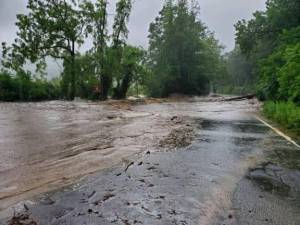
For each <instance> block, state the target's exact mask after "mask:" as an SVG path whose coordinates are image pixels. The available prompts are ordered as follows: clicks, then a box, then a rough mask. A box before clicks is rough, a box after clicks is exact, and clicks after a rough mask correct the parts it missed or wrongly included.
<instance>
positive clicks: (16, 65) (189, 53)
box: [0, 0, 226, 101]
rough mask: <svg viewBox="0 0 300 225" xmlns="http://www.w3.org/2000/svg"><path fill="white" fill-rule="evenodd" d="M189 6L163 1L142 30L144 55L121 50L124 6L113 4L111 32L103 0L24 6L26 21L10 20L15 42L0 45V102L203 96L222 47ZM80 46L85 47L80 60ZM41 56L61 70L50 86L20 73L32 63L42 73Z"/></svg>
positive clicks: (220, 62) (221, 68)
mask: <svg viewBox="0 0 300 225" xmlns="http://www.w3.org/2000/svg"><path fill="white" fill-rule="evenodd" d="M189 2H190V1H187V0H167V1H165V4H164V6H163V9H162V10H161V11H160V13H159V15H158V16H157V18H156V19H155V21H154V22H153V23H151V24H150V28H149V49H148V50H144V49H142V48H139V47H135V46H131V45H128V44H127V37H128V33H129V30H128V28H127V23H128V21H129V18H130V13H131V10H132V4H133V1H132V0H119V1H118V2H117V4H116V12H115V14H114V22H113V25H112V28H109V27H108V22H107V20H108V16H110V15H111V12H108V11H107V5H108V1H107V0H97V1H90V0H84V1H77V0H74V1H63V0H54V1H48V0H28V4H27V10H28V14H26V15H25V14H21V15H17V23H16V24H17V27H18V33H17V35H18V36H17V38H16V39H15V42H14V43H13V44H12V45H11V46H9V45H7V44H6V43H3V44H2V48H3V61H2V65H3V67H2V68H3V69H2V72H1V73H0V77H1V78H0V88H1V96H0V100H7V101H11V100H48V99H53V98H64V99H70V100H72V99H74V97H81V98H85V99H96V100H97V99H98V100H105V99H107V98H108V97H109V96H110V97H112V98H115V99H122V98H125V97H126V96H127V95H128V94H146V95H149V96H155V97H167V96H169V95H170V94H172V93H181V94H190V95H202V94H207V93H209V91H210V89H211V86H217V84H219V83H220V80H221V78H222V77H223V75H224V73H225V71H226V65H225V61H224V58H223V56H222V55H221V51H222V47H221V46H220V45H219V44H218V41H217V40H216V39H215V38H214V37H213V34H212V33H211V32H209V30H208V29H207V27H206V26H205V25H204V24H203V23H202V22H201V21H200V19H199V13H200V12H199V6H198V4H197V3H196V1H192V2H191V3H189ZM109 30H112V32H109ZM88 39H89V40H91V39H92V40H93V47H92V48H91V49H90V50H88V51H87V52H85V53H82V52H81V53H80V52H79V47H80V46H81V45H82V44H84V43H85V42H86V41H87V40H88ZM49 57H51V58H54V59H57V60H59V62H62V64H63V73H62V74H60V76H59V78H57V79H56V80H55V82H54V81H47V80H46V79H42V78H41V77H40V76H38V75H36V74H35V75H34V76H33V75H32V74H31V73H30V72H28V71H26V70H25V69H24V65H27V64H35V65H36V66H37V70H36V71H37V74H43V73H44V71H45V69H46V66H47V64H46V62H47V61H46V58H49Z"/></svg>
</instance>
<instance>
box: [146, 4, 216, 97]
mask: <svg viewBox="0 0 300 225" xmlns="http://www.w3.org/2000/svg"><path fill="white" fill-rule="evenodd" d="M198 15H199V8H198V6H197V5H193V6H192V8H191V9H190V7H189V5H188V1H185V0H179V1H178V2H175V1H172V0H168V1H166V3H165V5H164V7H163V9H162V10H161V11H160V13H159V16H158V17H157V18H156V19H155V21H154V22H153V23H151V25H150V28H149V32H150V34H149V62H148V64H149V68H150V69H151V70H152V74H153V75H152V76H151V78H150V79H149V81H148V89H149V92H150V95H152V96H168V95H170V94H172V93H182V94H206V93H208V92H209V86H210V81H209V80H210V79H213V77H214V76H215V75H216V70H215V69H216V68H217V67H218V66H217V63H218V62H219V57H220V55H219V53H220V46H219V45H218V44H217V41H216V40H215V39H214V38H213V35H212V34H211V33H210V32H208V31H207V28H206V27H205V25H204V24H203V23H202V22H201V21H200V20H199V19H198V17H199V16H198Z"/></svg>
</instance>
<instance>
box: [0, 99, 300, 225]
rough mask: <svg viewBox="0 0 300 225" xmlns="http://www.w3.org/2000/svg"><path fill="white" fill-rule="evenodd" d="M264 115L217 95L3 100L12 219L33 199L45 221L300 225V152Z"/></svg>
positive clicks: (3, 195) (7, 203)
mask: <svg viewBox="0 0 300 225" xmlns="http://www.w3.org/2000/svg"><path fill="white" fill-rule="evenodd" d="M258 110H259V103H258V102H256V101H255V100H247V101H239V102H222V101H219V99H207V98H192V99H186V100H184V101H177V102H174V101H172V102H164V103H152V104H143V103H138V102H131V103H130V102H109V103H102V104H100V103H99V104H98V103H88V102H77V103H70V102H59V101H56V102H45V103H10V104H8V103H2V104H0V143H1V145H0V152H1V158H0V212H1V214H0V215H1V216H2V218H4V217H7V216H9V215H12V207H15V208H16V209H17V210H18V209H19V210H24V203H25V204H26V207H25V209H27V210H28V209H29V212H30V214H31V216H32V217H33V219H34V220H36V221H37V222H38V224H53V225H55V224H57V225H59V224H70V225H71V224H72V225H75V224H78V225H83V224H120V225H121V224H125V225H128V224H130V225H131V224H149V225H153V224H155V225H159V224H161V225H167V224H195V225H199V224H200V225H217V224H218V225H219V224H226V225H227V224H228V225H229V224H236V225H244V224H245V225H246V224H251V225H262V224H276V225H277V224H278V225H281V224H282V225H299V224H300V217H299V213H298V212H300V211H299V209H300V206H299V205H298V204H297V202H298V200H299V199H300V198H299V196H300V192H299V190H300V173H299V161H298V160H299V154H298V153H299V152H300V151H299V152H298V150H297V149H296V148H295V147H294V146H292V145H290V144H289V143H288V142H287V141H286V140H284V139H283V138H281V137H279V136H278V135H276V134H275V133H274V132H273V131H271V130H270V129H269V128H268V127H266V126H265V125H263V124H262V123H260V122H259V121H258V120H256V119H255V117H254V115H255V113H257V111H258ZM183 137H184V138H183ZM190 141H192V142H191V143H189V142H190ZM174 143H175V144H174ZM180 143H185V144H184V145H180ZM177 145H179V146H178V147H176V146H177ZM186 145H188V146H186ZM286 158H287V159H288V160H285V159H286ZM97 171H98V172H97ZM89 174H91V175H89ZM87 175H89V176H87ZM70 184H74V185H71V186H68V187H67V188H66V189H60V188H61V187H64V186H67V185H70ZM53 190H58V191H53ZM50 191H51V192H50ZM46 192H47V194H42V193H46ZM39 194H42V195H39ZM30 199H31V200H30ZM18 202H21V203H20V204H17V205H15V204H16V203H18ZM256 208H257V209H258V208H259V210H256ZM281 212H283V213H284V214H285V215H287V217H285V216H284V215H282V213H281ZM1 216H0V218H1ZM2 221H5V220H2ZM0 224H1V225H2V223H1V220H0ZM3 224H5V223H3Z"/></svg>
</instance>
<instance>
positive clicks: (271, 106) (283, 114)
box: [263, 101, 300, 134]
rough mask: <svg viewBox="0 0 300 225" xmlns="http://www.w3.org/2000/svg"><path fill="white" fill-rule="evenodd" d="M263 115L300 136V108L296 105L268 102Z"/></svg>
mask: <svg viewBox="0 0 300 225" xmlns="http://www.w3.org/2000/svg"><path fill="white" fill-rule="evenodd" d="M263 114H264V115H265V116H266V117H267V118H269V119H271V120H273V121H274V122H277V123H278V124H280V125H281V126H283V127H284V128H286V129H290V130H291V131H293V132H295V133H296V134H300V107H299V106H297V105H296V104H295V103H293V102H272V101H267V102H265V104H264V107H263Z"/></svg>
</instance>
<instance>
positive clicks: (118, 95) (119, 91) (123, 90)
mask: <svg viewBox="0 0 300 225" xmlns="http://www.w3.org/2000/svg"><path fill="white" fill-rule="evenodd" d="M131 80H132V74H131V73H127V74H125V75H124V77H123V79H122V82H121V85H120V86H118V87H117V88H115V89H114V96H113V97H114V98H115V99H124V98H126V96H127V92H128V89H129V87H130V83H131Z"/></svg>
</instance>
